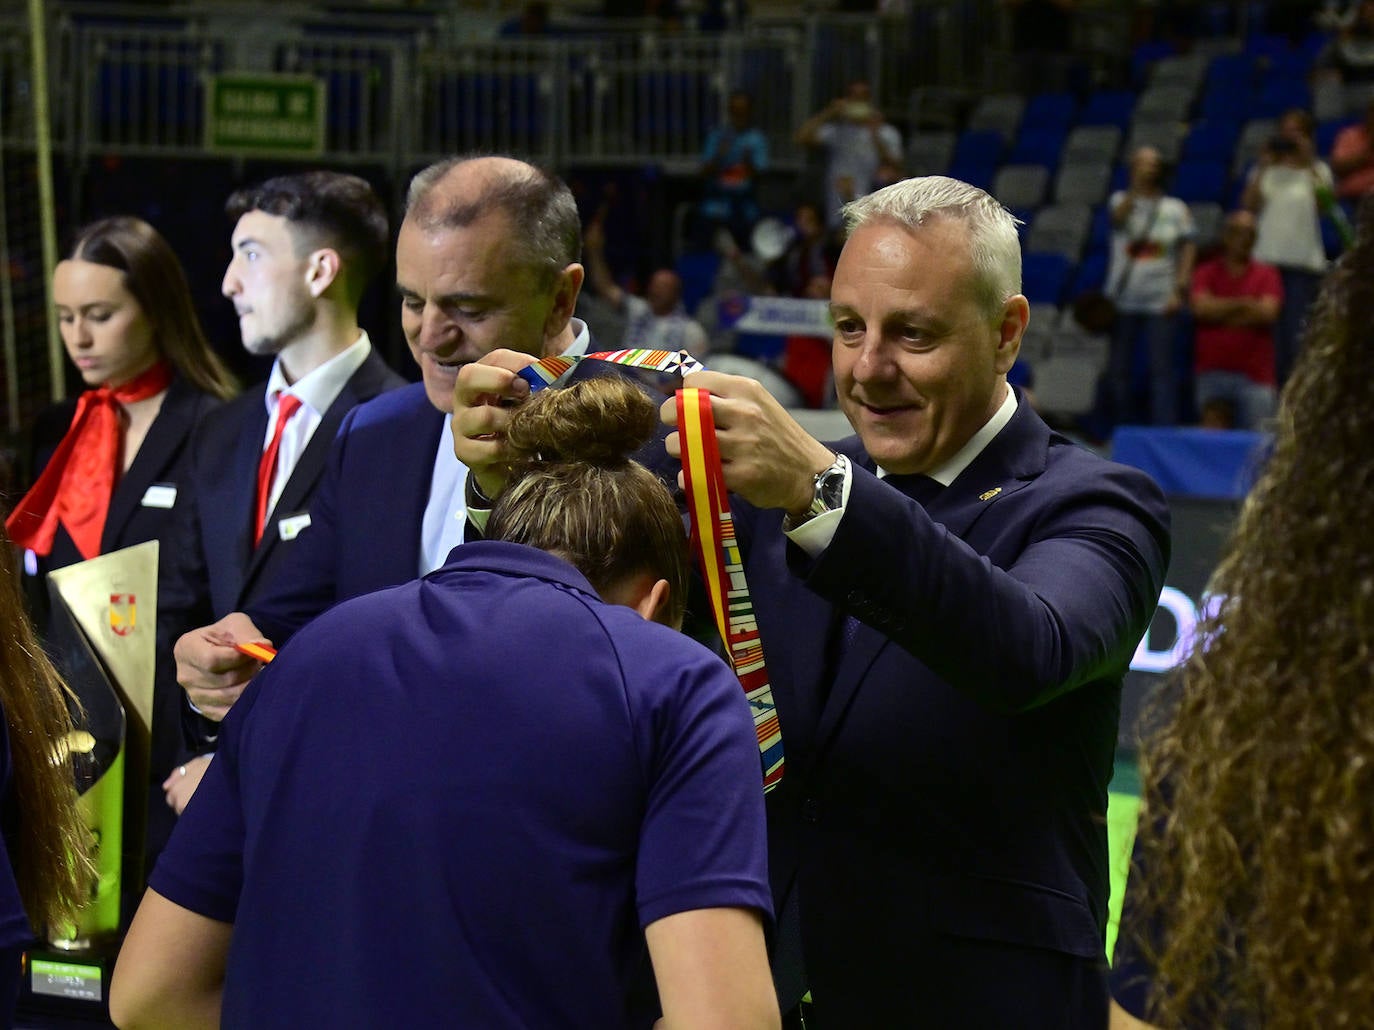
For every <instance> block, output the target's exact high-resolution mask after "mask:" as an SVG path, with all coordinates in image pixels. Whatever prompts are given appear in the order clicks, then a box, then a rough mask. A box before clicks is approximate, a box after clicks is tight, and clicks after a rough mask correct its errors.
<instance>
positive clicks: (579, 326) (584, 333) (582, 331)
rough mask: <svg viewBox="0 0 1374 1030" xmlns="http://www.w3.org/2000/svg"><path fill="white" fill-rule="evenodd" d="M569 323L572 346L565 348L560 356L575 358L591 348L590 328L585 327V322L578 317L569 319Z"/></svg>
mask: <svg viewBox="0 0 1374 1030" xmlns="http://www.w3.org/2000/svg"><path fill="white" fill-rule="evenodd" d="M569 324H570V325H571V326H572V331H573V342H572V346H571V347H569V348H568V349H567V350H565V351H564V352H563V355H562V356H563V357H565V358H575V357H579V356H580V355H583V354H586V353H587V351H588V350H589V349H590V348H591V343H592V334H591V330H590V329H588V328H587V323H586V322H584V321H582V319H580V318H573V319H569Z"/></svg>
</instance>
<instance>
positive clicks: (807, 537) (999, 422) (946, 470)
mask: <svg viewBox="0 0 1374 1030" xmlns="http://www.w3.org/2000/svg"><path fill="white" fill-rule="evenodd" d="M1015 414H1016V391H1015V390H1013V389H1012V388H1011V387H1010V386H1008V387H1007V396H1006V399H1004V400H1003V401H1002V404H1001V406H1000V407H999V408H998V409H997V410H996V411H995V412H993V415H992V418H990V419H988V420H987V421H986V422H984V423H983V428H982V429H980V430H978V432H976V433H974V434H973V436H971V437H970V438H969V441H968V443H966V444H964V446H962V447H960V448H959V449H958V450H957V451H955V452H954V454H952V455H951V456H950V457H949V458H948V459H947V460H945V461H943V462H941V463H940V464H939V465H937V466H936V467H935V468H933V469H932V470H931V471H929V472H927V473H926V475H928V476H930V478H931V479H933V480H935V481H936V482H937V483H939V484H940V485H941V486H949V484H950V483H953V482H954V480H955V479H956V478H957V477H958V475H959V473H960V472H963V471H964V469H966V468H968V467H969V466H970V465H971V464H973V459H974V458H976V457H978V455H980V454H982V453H983V450H984V448H986V447H987V445H988V444H990V443H992V441H993V439H994V438H995V437H996V436H997V434H998V433H1000V432H1001V431H1002V430H1003V429H1004V428H1005V427H1006V424H1007V423H1008V422H1010V421H1011V417H1012V416H1013V415H1015ZM887 474H888V473H887V470H886V469H884V468H882V467H881V466H879V467H878V478H879V479H884V478H886V477H887ZM853 475H854V473H853V471H849V472H848V473H847V474H846V475H845V478H844V490H843V492H842V494H841V497H840V506H839V507H838V508H835V509H833V510H832V511H826V512H822V513H821V514H819V515H817V516H816V517H815V518H812V519H807V520H806V521H805V522H803V523H802V524H801V525H800V526H797V527H796V528H795V529H790V530H787V531H786V532H787V536H788V537H789V538H790V539H791V540H792V542H793V543H795V544H796V545H797V546H798V547H800V548H801V549H802V550H803V551H805V552H806V553H807V554H809V555H810V556H811V557H813V558H815V557H818V556H819V555H820V553H821V552H822V551H824V550H825V549H826V548H827V547H829V546H830V541H831V540H834V539H835V531H836V530H837V529H838V528H839V526H840V519H842V518H844V509H845V505H847V504H848V503H849V487H850V484H851V482H852V481H853Z"/></svg>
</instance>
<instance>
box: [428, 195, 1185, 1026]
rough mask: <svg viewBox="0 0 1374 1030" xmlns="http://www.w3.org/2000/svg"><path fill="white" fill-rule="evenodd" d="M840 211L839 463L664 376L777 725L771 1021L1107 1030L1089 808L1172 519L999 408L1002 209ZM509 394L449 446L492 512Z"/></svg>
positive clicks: (1100, 864)
mask: <svg viewBox="0 0 1374 1030" xmlns="http://www.w3.org/2000/svg"><path fill="white" fill-rule="evenodd" d="M846 211H847V216H846V217H847V223H848V226H849V237H848V241H847V242H846V244H845V246H844V250H843V252H842V254H841V256H840V260H839V264H838V266H837V268H836V272H835V277H834V285H833V289H832V292H831V313H832V315H833V318H834V322H835V340H834V350H833V362H834V367H835V382H836V388H837V391H838V394H839V399H840V405H841V407H842V408H843V410H844V412H845V414H846V416H847V417H848V419H849V421H850V423H851V425H852V426H853V427H854V429H855V431H856V434H857V435H856V436H853V437H850V438H848V439H847V440H844V441H841V442H840V443H838V444H836V445H835V446H834V447H830V446H826V445H824V444H822V443H820V442H819V441H817V440H815V439H813V438H811V437H810V436H808V435H807V434H806V432H805V431H804V430H803V429H802V428H801V427H800V426H799V425H798V424H797V423H796V422H795V421H794V420H793V419H792V418H791V416H789V415H788V414H787V412H786V411H784V410H783V409H782V408H781V407H780V406H779V405H778V403H777V402H776V401H775V400H774V399H773V398H772V397H771V396H769V395H768V394H767V393H766V392H765V391H764V390H763V389H762V388H761V387H760V386H759V385H758V384H757V383H755V382H753V381H752V380H748V379H743V378H740V377H736V376H727V375H721V374H719V373H713V372H699V373H696V374H694V375H692V376H691V377H690V379H689V380H688V382H689V384H690V385H691V386H694V387H698V388H702V389H707V390H709V391H710V392H711V394H712V402H711V408H712V411H713V413H714V416H715V424H716V431H717V439H718V443H719V448H720V455H721V459H722V463H723V467H724V473H725V479H726V483H727V484H728V486H729V487H730V489H731V490H732V491H733V492H734V494H735V495H736V498H737V501H736V505H735V518H736V524H737V527H738V529H739V538H740V543H741V546H742V548H743V550H744V556H745V570H746V575H747V579H748V583H749V586H750V588H751V590H752V593H753V601H754V609H755V613H756V615H757V619H758V627H759V633H760V636H761V639H762V643H763V650H764V654H765V657H766V660H767V665H768V672H769V676H770V680H771V682H772V685H773V691H774V697H775V699H776V701H777V710H778V716H779V719H780V723H781V728H782V740H783V750H784V752H785V756H786V768H785V772H784V775H783V779H782V783H781V785H780V786H779V787H778V788H777V789H776V790H774V791H773V792H772V793H771V794H770V795H769V797H768V810H769V864H770V871H771V878H772V881H773V890H774V903H775V910H776V911H777V912H778V913H779V928H778V934H777V938H776V941H777V943H776V945H775V949H774V974H775V978H776V980H777V985H778V989H779V997H780V1001H781V1003H782V1007H783V1008H784V1010H788V1009H795V1007H796V1006H797V1005H798V1002H799V1000H800V998H801V997H802V995H803V993H804V991H806V990H807V989H809V990H810V992H811V995H812V999H813V1004H812V1006H811V1007H810V1010H809V1011H808V1012H807V1013H806V1016H805V1018H806V1025H807V1026H808V1027H817V1026H819V1027H821V1028H828V1027H842V1028H848V1027H878V1026H881V1027H899V1026H900V1027H913V1026H931V1027H945V1026H967V1027H1009V1026H1015V1027H1043V1028H1046V1030H1049V1028H1054V1030H1063V1028H1066V1027H1100V1026H1104V1025H1105V1023H1106V1013H1107V996H1106V992H1105V986H1104V982H1103V977H1102V971H1103V968H1104V967H1105V955H1104V947H1105V930H1106V921H1107V890H1108V873H1107V841H1106V825H1105V814H1106V796H1107V783H1108V781H1109V780H1110V778H1111V774H1112V759H1113V751H1114V747H1115V742H1116V729H1117V718H1118V714H1119V709H1120V694H1121V680H1122V676H1123V675H1124V674H1125V672H1126V668H1127V665H1128V663H1129V661H1130V658H1131V655H1132V653H1133V651H1134V649H1135V646H1136V643H1137V642H1138V641H1139V639H1140V637H1141V636H1142V634H1143V633H1144V632H1145V630H1146V628H1147V627H1148V625H1149V622H1150V618H1151V616H1152V614H1153V612H1154V609H1155V603H1156V600H1157V598H1158V596H1159V591H1160V589H1161V587H1162V585H1163V577H1164V571H1165V567H1166V565H1167V564H1168V557H1169V531H1168V509H1167V506H1166V505H1165V502H1164V498H1163V496H1162V495H1161V494H1160V491H1159V489H1158V488H1157V487H1156V486H1155V485H1154V483H1153V482H1152V481H1151V480H1150V479H1149V478H1148V477H1146V476H1144V475H1143V474H1141V473H1139V472H1137V471H1135V470H1132V469H1128V468H1125V467H1123V466H1119V465H1114V464H1111V463H1109V462H1106V461H1103V460H1102V459H1100V458H1098V457H1096V456H1094V455H1093V454H1091V453H1089V452H1088V451H1086V450H1083V449H1081V448H1079V447H1077V446H1075V445H1074V444H1072V443H1071V442H1070V441H1069V440H1067V439H1065V438H1064V437H1062V436H1059V435H1058V434H1056V433H1054V432H1052V431H1051V430H1050V429H1049V428H1048V427H1047V426H1046V425H1045V423H1044V422H1042V421H1041V420H1040V418H1039V417H1038V416H1037V415H1036V414H1035V412H1034V411H1033V410H1032V409H1031V407H1030V405H1029V404H1028V403H1027V401H1026V400H1025V398H1024V397H1022V396H1019V395H1018V394H1017V393H1016V392H1015V391H1014V390H1013V389H1012V388H1011V387H1009V386H1008V384H1007V381H1006V374H1007V371H1008V369H1010V368H1011V365H1012V363H1013V361H1014V360H1015V358H1016V354H1017V351H1018V350H1019V348H1020V343H1021V337H1022V334H1023V332H1024V331H1025V327H1026V322H1027V319H1028V311H1029V308H1028V305H1027V303H1026V298H1025V297H1024V296H1022V295H1021V293H1020V278H1021V255H1020V246H1019V243H1018V241H1017V235H1016V227H1015V223H1014V221H1013V219H1012V218H1011V216H1010V214H1009V213H1008V212H1007V211H1006V209H1005V208H1003V207H1002V206H1001V205H1000V204H998V203H997V202H996V201H995V200H994V199H993V198H991V197H990V196H988V195H987V194H986V193H984V192H983V191H982V190H979V189H977V188H975V187H972V186H968V185H967V184H965V183H961V182H958V181H956V180H953V179H948V178H944V177H932V178H926V179H912V180H907V181H905V182H901V183H897V184H894V185H893V186H890V187H887V188H885V189H883V190H880V191H878V192H877V193H874V194H871V195H869V196H868V197H866V198H863V199H861V200H859V201H856V202H855V203H854V204H852V205H850V206H849V207H848V208H847V209H846ZM519 366H520V362H519V360H518V356H516V355H511V354H509V353H502V354H499V355H493V356H492V357H491V358H489V359H488V361H487V363H485V364H478V365H473V366H470V367H469V368H467V369H465V370H464V371H463V372H462V373H460V375H459V383H458V390H457V397H458V401H457V404H456V407H455V424H456V425H464V426H470V427H472V429H473V431H472V432H471V433H470V434H468V435H463V434H457V433H456V434H455V439H456V446H457V448H458V451H459V454H460V456H461V457H462V458H463V460H464V461H466V462H467V463H468V464H469V466H470V467H471V470H472V475H473V476H474V477H477V478H478V479H479V481H481V482H482V484H483V486H484V487H485V488H486V489H487V490H488V492H491V491H494V490H497V489H499V487H500V486H501V480H502V472H501V469H502V455H501V448H500V445H499V442H498V441H497V440H494V439H493V438H492V437H491V435H490V434H491V433H493V432H495V433H498V434H499V432H500V429H501V426H502V425H503V420H504V419H506V418H508V414H507V413H506V412H507V408H505V407H502V406H500V405H499V404H497V403H495V402H496V401H498V400H506V401H507V402H510V401H515V402H518V400H519V398H520V397H522V396H524V390H523V388H522V386H517V385H514V384H515V382H516V377H515V376H514V373H513V369H515V368H518V367H519ZM662 414H663V416H664V418H665V419H666V420H668V421H674V420H675V418H676V408H675V405H674V404H673V403H672V402H668V403H666V404H665V405H664V408H663V412H662ZM668 449H669V451H670V452H672V453H675V454H676V453H677V452H678V441H677V438H676V434H674V435H673V436H670V437H669V438H668ZM793 1018H796V1017H795V1015H794V1016H793Z"/></svg>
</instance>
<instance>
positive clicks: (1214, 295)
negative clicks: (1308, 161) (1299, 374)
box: [1192, 211, 1283, 429]
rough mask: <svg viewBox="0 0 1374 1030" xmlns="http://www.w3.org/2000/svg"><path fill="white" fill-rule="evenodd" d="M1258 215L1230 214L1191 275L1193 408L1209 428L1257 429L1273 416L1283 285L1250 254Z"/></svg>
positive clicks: (1270, 267)
mask: <svg viewBox="0 0 1374 1030" xmlns="http://www.w3.org/2000/svg"><path fill="white" fill-rule="evenodd" d="M1254 246H1255V216H1254V215H1253V214H1251V213H1250V212H1249V211H1233V212H1232V213H1231V214H1230V215H1228V216H1227V218H1226V222H1225V224H1224V225H1223V226H1222V231H1221V253H1220V254H1218V255H1217V256H1216V257H1214V258H1212V259H1211V260H1210V261H1206V262H1204V263H1203V264H1201V265H1200V266H1198V269H1197V271H1196V272H1194V273H1193V291H1192V302H1193V316H1194V318H1195V320H1196V324H1197V336H1196V339H1195V342H1194V350H1193V353H1194V371H1195V372H1196V373H1197V379H1196V390H1197V406H1198V411H1199V412H1201V413H1202V415H1203V422H1204V424H1206V425H1213V426H1225V425H1226V421H1227V419H1226V417H1225V416H1224V415H1223V412H1226V411H1228V410H1229V412H1231V416H1230V421H1231V425H1232V426H1233V427H1234V428H1236V429H1258V428H1260V426H1261V424H1262V423H1263V421H1264V420H1265V419H1267V418H1269V417H1271V416H1272V415H1273V413H1274V406H1275V401H1276V399H1277V391H1276V390H1275V386H1274V322H1275V321H1276V320H1277V319H1278V316H1279V309H1280V307H1281V306H1282V304H1283V285H1282V283H1281V282H1280V280H1279V272H1278V269H1276V268H1275V267H1274V266H1273V265H1267V264H1264V263H1263V262H1261V261H1255V260H1253V259H1252V258H1251V256H1250V252H1251V250H1252V249H1253V248H1254Z"/></svg>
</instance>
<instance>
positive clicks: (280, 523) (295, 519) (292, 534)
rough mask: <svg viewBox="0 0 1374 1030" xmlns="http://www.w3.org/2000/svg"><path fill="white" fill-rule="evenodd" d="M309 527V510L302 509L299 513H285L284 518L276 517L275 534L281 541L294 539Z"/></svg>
mask: <svg viewBox="0 0 1374 1030" xmlns="http://www.w3.org/2000/svg"><path fill="white" fill-rule="evenodd" d="M309 528H310V512H308V511H303V512H301V513H300V514H299V515H287V516H286V517H285V518H280V519H277V535H278V536H280V537H281V538H282V540H283V542H285V541H287V540H295V539H296V537H298V536H300V535H301V534H302V533H304V532H305V531H306V530H307V529H309Z"/></svg>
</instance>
